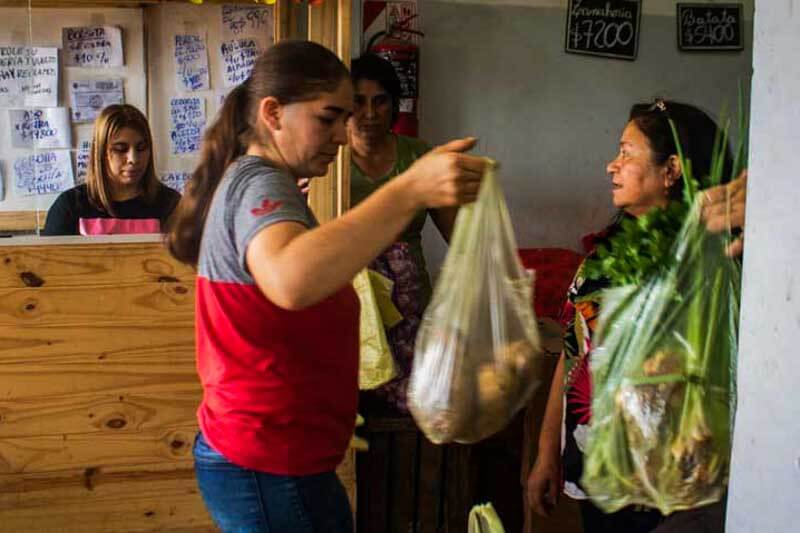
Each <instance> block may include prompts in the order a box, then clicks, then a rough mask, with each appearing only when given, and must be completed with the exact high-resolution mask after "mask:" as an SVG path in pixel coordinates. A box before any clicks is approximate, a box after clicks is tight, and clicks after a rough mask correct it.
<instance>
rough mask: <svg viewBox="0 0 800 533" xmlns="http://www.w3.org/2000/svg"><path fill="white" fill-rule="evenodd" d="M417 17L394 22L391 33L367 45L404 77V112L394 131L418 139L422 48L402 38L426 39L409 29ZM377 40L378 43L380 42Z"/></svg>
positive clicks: (381, 33) (390, 27)
mask: <svg viewBox="0 0 800 533" xmlns="http://www.w3.org/2000/svg"><path fill="white" fill-rule="evenodd" d="M416 16H417V15H412V16H411V17H408V18H405V19H403V20H399V21H397V22H395V23H393V24H392V25H390V26H389V29H388V30H386V31H381V32H378V33H376V34H375V35H374V36H373V37H372V39H370V41H369V44H367V50H369V51H370V52H372V53H373V54H375V55H378V56H381V57H383V58H384V59H386V60H387V61H389V62H390V63H391V64H392V66H393V67H394V70H395V72H397V77H398V78H400V88H401V96H400V102H399V104H400V105H399V111H400V112H399V114H398V116H397V120H396V121H395V123H394V127H393V128H392V131H393V132H394V133H397V134H400V135H407V136H409V137H416V136H417V135H418V133H419V120H418V119H417V104H418V102H419V77H418V75H419V47H418V46H417V45H416V44H414V43H413V42H411V41H409V40H406V39H402V38H401V37H400V34H401V33H413V34H415V35H419V36H422V37H424V36H425V34H424V33H422V32H421V31H417V30H411V29H408V28H405V25H406V24H407V23H408V22H409V21H411V20H412V19H413V18H414V17H416ZM378 39H380V41H378ZM376 41H378V42H377V43H376Z"/></svg>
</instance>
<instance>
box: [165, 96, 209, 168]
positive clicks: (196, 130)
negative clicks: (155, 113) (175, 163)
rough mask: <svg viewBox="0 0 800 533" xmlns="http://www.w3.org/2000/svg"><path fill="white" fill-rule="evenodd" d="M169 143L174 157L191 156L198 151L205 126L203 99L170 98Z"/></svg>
mask: <svg viewBox="0 0 800 533" xmlns="http://www.w3.org/2000/svg"><path fill="white" fill-rule="evenodd" d="M169 109H170V112H169V114H170V121H171V123H172V126H171V128H170V141H171V144H172V153H173V154H174V155H182V154H192V153H195V152H197V151H198V150H200V142H201V140H202V136H203V128H205V124H206V110H205V99H204V98H199V97H188V98H172V99H171V100H170V102H169Z"/></svg>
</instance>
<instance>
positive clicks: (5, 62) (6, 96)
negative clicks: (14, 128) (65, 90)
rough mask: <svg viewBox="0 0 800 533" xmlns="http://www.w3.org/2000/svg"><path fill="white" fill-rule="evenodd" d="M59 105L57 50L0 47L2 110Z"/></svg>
mask: <svg viewBox="0 0 800 533" xmlns="http://www.w3.org/2000/svg"><path fill="white" fill-rule="evenodd" d="M57 105H58V48H43V47H33V48H28V47H26V46H0V107H55V106H57Z"/></svg>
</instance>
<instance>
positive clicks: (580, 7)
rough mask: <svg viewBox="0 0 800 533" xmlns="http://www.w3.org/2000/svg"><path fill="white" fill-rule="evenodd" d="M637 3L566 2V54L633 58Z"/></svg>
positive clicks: (621, 0) (627, 0) (637, 0)
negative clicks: (567, 4) (567, 3)
mask: <svg viewBox="0 0 800 533" xmlns="http://www.w3.org/2000/svg"><path fill="white" fill-rule="evenodd" d="M641 11H642V2H641V0H570V2H569V8H568V10H567V31H566V46H565V49H566V51H567V52H570V53H573V54H589V55H595V56H603V57H613V58H617V59H628V60H634V59H636V53H637V51H638V47H639V20H640V18H641Z"/></svg>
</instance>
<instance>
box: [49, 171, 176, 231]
mask: <svg viewBox="0 0 800 533" xmlns="http://www.w3.org/2000/svg"><path fill="white" fill-rule="evenodd" d="M180 197H181V195H180V194H179V193H178V192H177V191H175V190H173V189H170V188H169V187H167V186H165V185H160V187H159V189H158V194H157V195H156V201H155V202H154V203H153V204H148V203H147V202H145V201H144V199H143V198H142V197H141V196H137V197H135V198H131V199H130V200H125V201H123V202H112V204H111V205H112V209H113V210H114V213H115V215H116V216H111V215H109V214H108V213H106V212H104V211H101V210H99V209H97V208H96V207H94V206H93V205H92V204H91V203H90V202H89V194H88V188H87V186H86V184H85V183H84V184H82V185H78V186H77V187H73V188H72V189H69V190H68V191H64V192H62V193H61V194H60V195H59V196H58V198H56V201H55V202H54V203H53V205H52V206H51V207H50V210H49V211H47V221H46V222H45V226H44V230H43V231H42V235H81V234H84V232H82V231H81V219H85V220H90V219H109V220H108V222H113V219H117V220H129V219H138V220H143V219H144V220H153V221H156V220H157V221H158V226H159V227H160V228H161V229H162V230H163V227H164V223H165V222H166V220H167V218H168V217H169V215H170V214H171V213H172V210H173V209H175V206H176V205H177V204H178V200H180ZM101 233H129V232H126V231H124V230H122V231H102V232H101ZM137 233H138V232H137ZM94 234H98V233H97V232H95V233H94Z"/></svg>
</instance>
